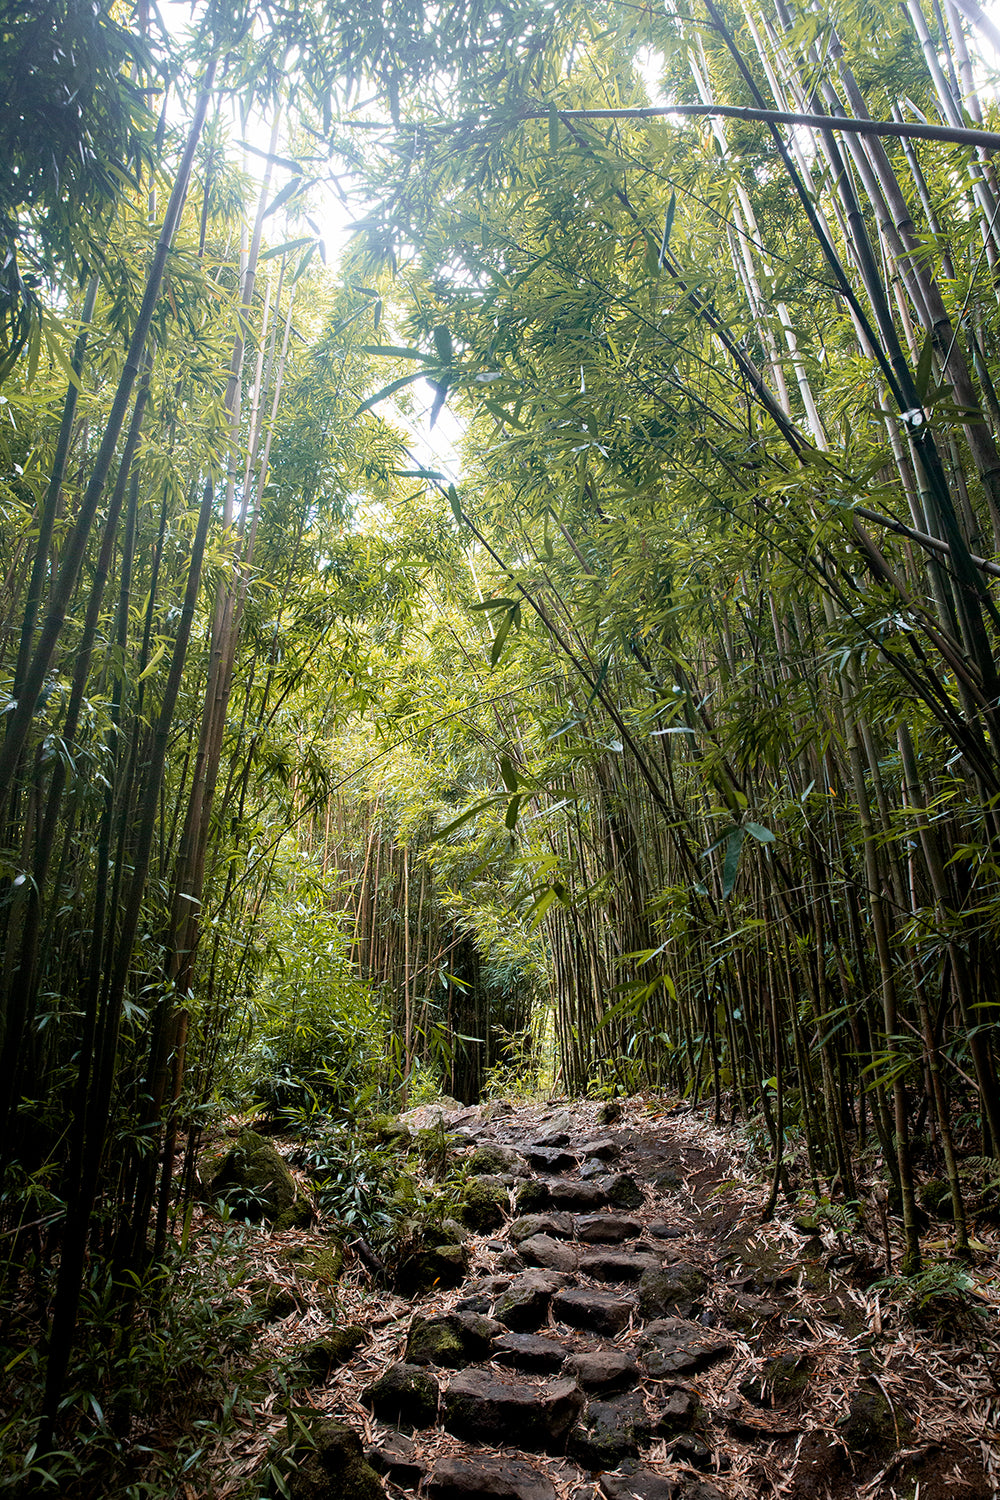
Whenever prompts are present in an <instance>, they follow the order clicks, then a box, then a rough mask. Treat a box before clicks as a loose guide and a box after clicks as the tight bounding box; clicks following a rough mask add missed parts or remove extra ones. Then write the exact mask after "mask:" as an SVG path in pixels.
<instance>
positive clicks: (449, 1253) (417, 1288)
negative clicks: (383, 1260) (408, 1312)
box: [396, 1245, 469, 1297]
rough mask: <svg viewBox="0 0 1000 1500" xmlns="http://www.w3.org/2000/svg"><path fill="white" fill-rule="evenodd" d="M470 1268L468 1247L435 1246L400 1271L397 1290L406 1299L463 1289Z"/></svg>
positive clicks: (416, 1254)
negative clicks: (460, 1286)
mask: <svg viewBox="0 0 1000 1500" xmlns="http://www.w3.org/2000/svg"><path fill="white" fill-rule="evenodd" d="M468 1268H469V1252H468V1250H466V1248H465V1246H464V1245H431V1246H429V1247H427V1248H426V1249H423V1250H417V1251H414V1253H413V1254H412V1255H408V1256H407V1257H406V1258H405V1260H403V1261H402V1262H401V1263H400V1265H399V1267H398V1268H397V1271H396V1290H397V1291H398V1292H400V1293H401V1294H402V1295H403V1296H404V1297H421V1296H423V1295H424V1294H425V1293H427V1292H431V1291H435V1290H437V1289H439V1288H441V1289H448V1288H449V1287H453V1286H459V1285H460V1284H461V1283H462V1281H463V1280H464V1279H465V1273H466V1271H467V1270H468Z"/></svg>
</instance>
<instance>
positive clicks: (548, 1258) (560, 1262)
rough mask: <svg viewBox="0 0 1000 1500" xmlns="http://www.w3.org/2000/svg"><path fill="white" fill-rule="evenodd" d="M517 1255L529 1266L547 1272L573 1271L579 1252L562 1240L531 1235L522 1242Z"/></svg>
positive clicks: (547, 1236)
mask: <svg viewBox="0 0 1000 1500" xmlns="http://www.w3.org/2000/svg"><path fill="white" fill-rule="evenodd" d="M517 1253H518V1255H519V1256H520V1257H521V1259H522V1260H523V1261H524V1262H525V1264H526V1265H529V1266H542V1267H544V1268H545V1270H547V1271H575V1270H576V1263H577V1261H578V1259H579V1251H578V1250H574V1249H573V1248H572V1247H571V1246H569V1245H567V1244H566V1243H565V1242H564V1241H563V1240H554V1239H552V1238H551V1236H550V1235H547V1234H533V1235H531V1236H530V1238H528V1239H526V1240H522V1241H521V1243H520V1244H519V1245H518V1247H517Z"/></svg>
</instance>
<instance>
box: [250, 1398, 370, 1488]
mask: <svg viewBox="0 0 1000 1500" xmlns="http://www.w3.org/2000/svg"><path fill="white" fill-rule="evenodd" d="M299 1419H300V1423H301V1424H304V1425H305V1432H306V1436H305V1437H303V1438H301V1439H300V1440H299V1441H298V1442H297V1443H296V1444H295V1446H294V1448H291V1449H288V1448H283V1449H277V1450H273V1451H272V1453H271V1454H270V1455H269V1458H268V1461H267V1465H266V1468H265V1474H266V1476H267V1477H266V1479H265V1486H266V1487H265V1489H264V1491H263V1493H264V1494H265V1495H268V1496H275V1497H276V1496H278V1495H280V1494H283V1495H286V1496H288V1497H289V1500H329V1497H330V1496H331V1495H336V1496H337V1500H385V1489H384V1487H383V1485H382V1481H381V1480H380V1479H379V1477H378V1475H377V1474H376V1473H375V1470H374V1469H373V1468H372V1467H371V1466H370V1465H369V1464H368V1463H366V1461H365V1456H364V1451H363V1449H362V1447H361V1440H360V1438H359V1437H358V1435H357V1433H356V1432H352V1430H351V1429H350V1427H346V1426H345V1425H344V1423H343V1422H335V1421H333V1420H332V1419H331V1418H329V1417H317V1416H316V1415H315V1413H313V1412H311V1411H309V1412H301V1413H299ZM271 1465H273V1466H274V1468H275V1469H277V1470H278V1472H279V1473H280V1474H281V1476H282V1481H283V1485H284V1488H283V1489H282V1488H281V1486H279V1484H278V1481H277V1480H276V1479H275V1478H274V1477H273V1474H272V1473H271Z"/></svg>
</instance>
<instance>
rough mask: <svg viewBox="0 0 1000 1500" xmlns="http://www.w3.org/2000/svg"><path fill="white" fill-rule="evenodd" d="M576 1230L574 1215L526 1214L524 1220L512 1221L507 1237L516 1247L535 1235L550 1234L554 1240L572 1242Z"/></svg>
mask: <svg viewBox="0 0 1000 1500" xmlns="http://www.w3.org/2000/svg"><path fill="white" fill-rule="evenodd" d="M575 1228H576V1226H575V1224H574V1221H573V1215H572V1214H525V1216H524V1217H523V1218H521V1219H513V1220H512V1221H511V1223H510V1224H509V1225H508V1227H507V1235H508V1238H510V1239H511V1240H513V1242H514V1244H515V1245H519V1244H520V1243H521V1241H522V1240H527V1239H530V1238H531V1236H532V1235H534V1234H548V1235H551V1236H552V1238H553V1239H557V1240H571V1239H572V1238H573V1235H574V1233H575Z"/></svg>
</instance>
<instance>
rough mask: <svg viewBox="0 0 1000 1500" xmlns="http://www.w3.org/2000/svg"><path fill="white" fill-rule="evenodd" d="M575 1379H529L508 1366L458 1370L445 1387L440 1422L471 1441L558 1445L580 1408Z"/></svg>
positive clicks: (546, 1447) (549, 1447)
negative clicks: (540, 1381) (503, 1369)
mask: <svg viewBox="0 0 1000 1500" xmlns="http://www.w3.org/2000/svg"><path fill="white" fill-rule="evenodd" d="M583 1404H584V1396H583V1392H582V1391H581V1390H580V1387H579V1386H578V1385H577V1383H576V1381H575V1380H571V1379H562V1380H553V1381H549V1382H547V1383H544V1384H537V1383H532V1382H531V1381H528V1380H524V1379H521V1378H519V1377H517V1376H515V1375H511V1374H508V1373H507V1372H502V1373H501V1372H498V1371H496V1370H490V1369H479V1368H475V1367H472V1368H470V1369H468V1370H462V1371H460V1372H459V1374H458V1375H456V1376H455V1378H454V1379H453V1380H452V1382H451V1384H450V1385H449V1387H448V1390H447V1391H446V1392H445V1396H444V1400H443V1403H442V1406H443V1417H442V1421H443V1425H444V1427H445V1430H446V1431H448V1432H450V1433H452V1434H453V1435H454V1436H455V1437H460V1438H465V1439H468V1440H470V1441H472V1442H476V1443H502V1444H507V1443H509V1442H510V1441H511V1440H512V1439H514V1440H516V1442H517V1446H518V1447H519V1448H526V1449H529V1450H539V1449H540V1450H542V1451H546V1450H558V1449H560V1448H561V1447H562V1444H563V1443H564V1441H565V1438H566V1434H567V1433H568V1432H569V1430H570V1428H571V1427H572V1426H573V1424H574V1423H575V1421H576V1419H577V1417H578V1416H579V1414H580V1412H581V1410H582V1409H583Z"/></svg>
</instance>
